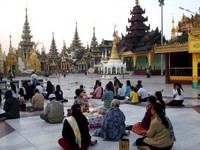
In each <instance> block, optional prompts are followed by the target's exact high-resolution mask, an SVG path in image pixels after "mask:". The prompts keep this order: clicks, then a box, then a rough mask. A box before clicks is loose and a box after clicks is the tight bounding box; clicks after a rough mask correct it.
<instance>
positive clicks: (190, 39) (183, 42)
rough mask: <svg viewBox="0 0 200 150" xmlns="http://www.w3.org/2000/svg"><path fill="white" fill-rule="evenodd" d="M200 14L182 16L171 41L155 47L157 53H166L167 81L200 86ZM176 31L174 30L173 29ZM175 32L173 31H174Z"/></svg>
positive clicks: (194, 86)
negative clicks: (199, 82) (199, 83)
mask: <svg viewBox="0 0 200 150" xmlns="http://www.w3.org/2000/svg"><path fill="white" fill-rule="evenodd" d="M199 24H200V15H199V14H196V15H192V17H191V18H189V17H186V16H185V15H183V16H182V19H181V21H180V22H179V23H178V26H177V28H175V30H176V32H177V33H178V34H177V36H174V38H172V39H171V40H170V41H169V43H165V44H164V45H163V46H159V45H156V46H155V47H154V53H155V54H161V53H163V54H164V55H165V58H166V59H165V81H166V83H174V82H177V81H178V82H181V83H187V84H192V87H193V88H198V81H199V80H200V78H199V74H200V70H199V67H200V64H199V63H200V25H199ZM172 31H174V30H172ZM172 34H173V32H172Z"/></svg>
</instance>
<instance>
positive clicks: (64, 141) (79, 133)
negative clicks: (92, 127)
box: [58, 104, 97, 150]
mask: <svg viewBox="0 0 200 150" xmlns="http://www.w3.org/2000/svg"><path fill="white" fill-rule="evenodd" d="M71 110H72V112H71V116H68V117H66V118H65V121H64V124H63V130H62V138H60V139H59V140H58V144H59V145H60V146H61V147H62V148H63V149H65V150H87V149H88V147H89V146H94V145H95V144H96V143H97V140H94V141H92V140H91V136H90V133H89V128H88V121H87V119H86V117H85V116H84V115H83V113H82V112H81V106H80V105H79V104H73V105H72V107H71Z"/></svg>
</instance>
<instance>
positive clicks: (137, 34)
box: [117, 0, 161, 54]
mask: <svg viewBox="0 0 200 150" xmlns="http://www.w3.org/2000/svg"><path fill="white" fill-rule="evenodd" d="M135 4H136V5H135V6H134V7H133V10H132V11H131V13H130V14H131V19H128V22H129V23H130V24H131V25H130V26H129V27H126V28H127V34H126V35H125V36H123V35H122V39H121V40H120V42H119V43H118V44H117V49H118V51H119V53H120V54H121V53H123V52H125V51H132V52H133V53H134V52H137V51H149V50H151V49H152V45H153V44H158V43H160V39H161V34H160V32H159V31H158V28H157V29H156V30H155V31H154V30H152V31H149V29H150V26H146V25H145V23H144V22H146V21H148V18H147V17H146V18H145V17H143V16H142V15H143V14H144V13H145V10H143V9H142V8H141V7H140V5H139V0H136V3H135Z"/></svg>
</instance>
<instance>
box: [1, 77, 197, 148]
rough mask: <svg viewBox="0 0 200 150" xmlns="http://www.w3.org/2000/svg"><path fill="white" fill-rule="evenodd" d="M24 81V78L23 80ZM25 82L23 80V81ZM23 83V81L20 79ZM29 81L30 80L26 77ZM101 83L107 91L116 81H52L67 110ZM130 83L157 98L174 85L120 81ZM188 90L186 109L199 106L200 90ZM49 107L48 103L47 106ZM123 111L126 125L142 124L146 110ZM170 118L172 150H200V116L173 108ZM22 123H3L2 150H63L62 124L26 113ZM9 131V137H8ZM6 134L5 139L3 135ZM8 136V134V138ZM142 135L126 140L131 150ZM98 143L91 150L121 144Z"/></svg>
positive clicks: (168, 94) (135, 107) (126, 107)
mask: <svg viewBox="0 0 200 150" xmlns="http://www.w3.org/2000/svg"><path fill="white" fill-rule="evenodd" d="M24 78H25V77H24ZM24 78H23V79H24ZM18 79H19V80H21V79H22V78H18ZM27 79H28V77H27ZM97 79H101V81H102V86H103V87H105V85H106V83H107V82H108V81H110V80H111V81H113V77H112V76H110V77H108V78H106V79H105V78H101V76H98V75H87V76H85V75H84V74H74V75H68V76H66V78H64V77H60V78H57V77H54V78H50V79H49V80H51V81H52V83H53V84H54V85H56V84H60V85H61V87H62V90H63V91H64V97H67V98H68V99H69V102H68V103H65V110H66V109H67V108H69V107H70V106H71V105H72V103H73V96H74V91H75V89H76V88H78V87H79V85H80V84H83V85H84V86H85V87H86V91H87V93H88V94H89V93H90V92H91V91H92V86H93V85H94V83H95V80H97ZM128 79H129V80H130V81H131V83H132V84H133V85H135V84H136V82H137V80H142V83H143V86H144V87H145V88H146V89H147V90H148V91H149V93H152V94H154V92H155V91H156V90H161V89H164V91H163V95H164V96H165V97H166V98H169V97H171V95H172V94H171V93H172V88H173V85H172V84H165V82H164V77H160V76H153V77H152V78H146V77H144V76H131V77H130V76H125V77H124V79H123V77H122V78H120V81H121V82H122V83H124V85H125V81H126V80H128ZM183 88H184V90H185V97H186V100H185V102H184V103H185V104H187V105H200V101H199V100H197V94H198V93H200V91H199V90H194V89H192V87H191V86H190V85H183ZM91 101H94V102H96V103H98V104H102V102H101V101H100V100H95V99H93V100H91ZM46 103H47V102H46ZM120 108H121V110H122V111H123V112H124V113H125V115H126V124H133V123H136V122H138V121H140V120H141V119H142V117H143V115H144V113H145V107H144V106H139V105H127V104H123V105H121V106H120ZM166 112H167V115H168V117H169V118H170V119H171V121H172V123H173V126H174V130H175V134H176V138H177V141H176V142H175V144H174V147H173V150H188V149H190V150H197V149H199V146H198V145H199V144H200V141H199V138H200V126H199V125H200V117H199V113H198V112H196V111H194V110H193V109H192V108H188V107H184V108H171V107H168V108H167V109H166ZM21 116H22V117H21V118H20V119H14V120H7V121H5V122H1V123H0V149H2V150H13V149H15V150H61V148H60V147H59V145H58V144H57V140H58V139H59V138H60V137H61V131H62V123H60V124H48V123H45V122H44V121H42V120H41V119H40V118H39V116H38V115H37V114H32V115H30V114H29V113H27V112H25V113H24V112H23V113H22V115H21ZM5 131H6V133H5ZM90 132H91V135H92V134H93V133H94V129H92V130H91V131H90ZM3 133H5V135H4V134H3ZM8 133H9V134H8ZM138 137H140V136H139V135H136V134H135V133H132V132H131V134H130V136H128V137H126V138H128V139H129V140H130V150H136V149H137V148H136V147H135V146H131V144H132V143H133V142H134V141H135V140H136V139H137V138H138ZM92 138H94V139H97V140H98V144H97V145H96V146H94V147H90V148H89V150H117V149H118V142H110V141H103V140H102V139H101V138H96V137H92Z"/></svg>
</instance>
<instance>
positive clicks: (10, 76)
mask: <svg viewBox="0 0 200 150" xmlns="http://www.w3.org/2000/svg"><path fill="white" fill-rule="evenodd" d="M8 79H9V80H10V81H12V80H13V73H12V71H11V70H9V71H8Z"/></svg>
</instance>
